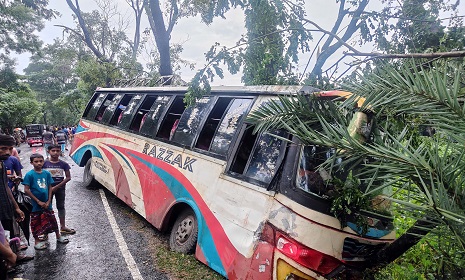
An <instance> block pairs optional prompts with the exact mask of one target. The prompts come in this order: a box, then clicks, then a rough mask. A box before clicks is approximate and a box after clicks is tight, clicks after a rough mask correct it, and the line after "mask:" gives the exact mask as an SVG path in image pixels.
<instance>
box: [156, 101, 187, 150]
mask: <svg viewBox="0 0 465 280" xmlns="http://www.w3.org/2000/svg"><path fill="white" fill-rule="evenodd" d="M177 98H182V99H184V96H183V95H173V96H172V97H171V100H170V101H168V104H167V105H166V107H165V109H164V110H163V113H162V114H161V115H160V116H161V118H160V119H158V122H157V126H156V130H155V133H154V134H153V135H152V136H151V138H152V139H155V140H158V141H162V142H165V143H169V144H172V145H175V146H176V145H177V144H176V143H174V142H172V141H171V140H170V139H169V137H168V139H166V138H163V137H160V136H158V133H159V132H160V128H161V127H162V126H163V125H164V124H165V121H166V120H167V119H166V118H167V117H168V115H169V111H170V109H171V107H172V106H173V105H174V102H175V101H176V99H177ZM184 110H186V108H185V107H184ZM183 113H184V111H183ZM183 113H181V114H180V115H179V116H180V117H181V116H182V114H183Z"/></svg>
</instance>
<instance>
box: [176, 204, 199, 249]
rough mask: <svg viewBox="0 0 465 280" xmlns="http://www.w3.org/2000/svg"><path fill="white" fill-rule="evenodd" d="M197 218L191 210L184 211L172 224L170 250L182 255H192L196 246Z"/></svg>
mask: <svg viewBox="0 0 465 280" xmlns="http://www.w3.org/2000/svg"><path fill="white" fill-rule="evenodd" d="M198 231H199V228H198V224H197V218H196V216H195V213H194V211H192V209H188V210H185V211H183V212H182V213H181V215H180V216H179V217H178V218H177V219H176V222H174V225H173V229H172V230H171V235H170V248H171V250H173V251H175V252H179V253H183V254H190V253H193V252H194V250H195V245H196V244H197V235H198Z"/></svg>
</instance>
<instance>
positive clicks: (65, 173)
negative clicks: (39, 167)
mask: <svg viewBox="0 0 465 280" xmlns="http://www.w3.org/2000/svg"><path fill="white" fill-rule="evenodd" d="M60 148H61V147H60V145H57V144H52V145H49V146H48V154H49V155H50V159H49V160H46V161H45V163H44V166H43V169H44V170H47V171H49V172H50V173H51V174H52V178H53V181H54V183H53V184H52V193H53V196H55V200H56V203H57V209H58V218H59V219H60V232H61V233H62V234H75V233H76V231H75V230H74V229H72V228H67V227H66V222H65V215H66V210H65V197H66V193H65V191H66V183H68V182H69V181H70V180H71V173H70V171H69V170H70V169H71V168H70V167H69V164H68V163H66V162H65V161H63V160H61V159H60V152H61V149H60Z"/></svg>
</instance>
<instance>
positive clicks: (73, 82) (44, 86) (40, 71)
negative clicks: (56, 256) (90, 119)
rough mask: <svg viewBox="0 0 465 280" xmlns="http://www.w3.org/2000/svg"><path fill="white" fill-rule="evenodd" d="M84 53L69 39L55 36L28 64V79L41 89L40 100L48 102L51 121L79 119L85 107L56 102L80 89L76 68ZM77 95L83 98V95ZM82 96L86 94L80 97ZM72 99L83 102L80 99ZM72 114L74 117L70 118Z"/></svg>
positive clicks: (38, 89)
mask: <svg viewBox="0 0 465 280" xmlns="http://www.w3.org/2000/svg"><path fill="white" fill-rule="evenodd" d="M80 56H81V54H80V53H79V50H78V49H77V48H76V47H75V45H73V44H71V43H70V42H67V41H65V40H55V42H54V43H53V44H50V45H47V46H45V48H43V49H42V50H41V52H40V54H36V55H33V56H32V57H31V62H30V63H29V65H28V67H27V68H26V69H24V72H25V74H26V77H27V81H28V83H29V85H30V87H31V88H32V90H33V91H34V92H36V93H37V98H38V100H39V101H40V102H43V103H44V104H47V106H45V107H44V113H45V114H46V115H47V116H48V117H47V122H50V123H52V124H64V123H74V122H76V121H77V118H76V117H75V116H76V114H79V113H80V112H81V111H82V108H80V107H79V106H78V107H76V106H68V105H69V104H66V103H63V102H61V103H59V104H55V103H54V102H55V101H56V100H58V99H60V98H61V96H62V95H65V94H67V93H68V92H70V91H73V90H74V89H76V87H77V83H78V76H77V70H76V69H77V66H78V59H79V57H80ZM74 97H75V98H79V96H74ZM80 99H84V98H83V97H80ZM67 100H68V99H67ZM70 101H73V102H79V99H76V100H70ZM70 115H71V116H72V117H70V119H67V117H68V116H70Z"/></svg>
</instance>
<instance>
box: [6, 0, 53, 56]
mask: <svg viewBox="0 0 465 280" xmlns="http://www.w3.org/2000/svg"><path fill="white" fill-rule="evenodd" d="M47 5H48V1H47V0H21V1H19V0H15V1H1V2H0V14H1V15H2V17H1V18H0V50H1V52H2V54H0V60H2V61H3V60H5V58H6V57H7V56H8V55H9V54H10V52H11V51H14V52H17V53H22V52H26V51H28V52H37V51H38V50H39V48H40V44H41V41H40V39H39V37H38V36H37V35H36V34H35V31H40V30H41V29H42V28H43V27H44V24H43V22H42V20H43V19H50V18H52V17H54V16H55V15H56V12H55V11H53V10H50V9H47V8H46V6H47Z"/></svg>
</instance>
